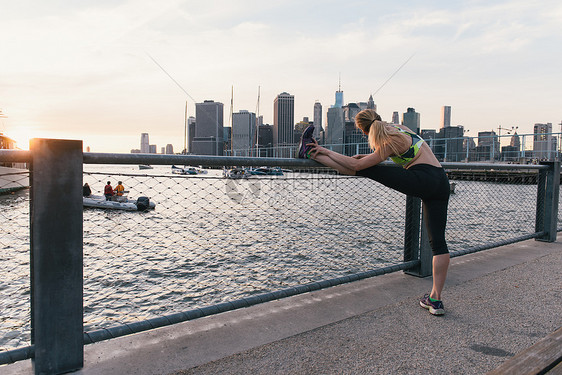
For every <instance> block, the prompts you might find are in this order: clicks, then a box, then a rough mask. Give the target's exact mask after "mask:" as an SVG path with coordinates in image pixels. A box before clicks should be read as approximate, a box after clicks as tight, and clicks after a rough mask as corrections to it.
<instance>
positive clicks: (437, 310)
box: [420, 294, 445, 315]
mask: <svg viewBox="0 0 562 375" xmlns="http://www.w3.org/2000/svg"><path fill="white" fill-rule="evenodd" d="M420 306H421V307H423V308H424V309H428V310H429V312H430V313H431V314H433V315H443V314H445V307H443V302H441V301H432V300H430V299H429V294H426V295H425V296H423V298H422V299H421V300H420Z"/></svg>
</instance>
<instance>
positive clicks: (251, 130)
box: [231, 110, 256, 156]
mask: <svg viewBox="0 0 562 375" xmlns="http://www.w3.org/2000/svg"><path fill="white" fill-rule="evenodd" d="M231 137H232V138H231V140H232V144H231V147H232V151H233V153H234V155H236V156H250V150H251V149H253V148H255V145H256V114H255V113H252V112H248V111H245V110H241V111H240V112H236V113H233V114H232V134H231Z"/></svg>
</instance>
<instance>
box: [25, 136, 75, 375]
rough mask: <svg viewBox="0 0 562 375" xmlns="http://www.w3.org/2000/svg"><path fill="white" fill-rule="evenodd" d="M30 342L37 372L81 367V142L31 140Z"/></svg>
mask: <svg viewBox="0 0 562 375" xmlns="http://www.w3.org/2000/svg"><path fill="white" fill-rule="evenodd" d="M30 146H31V147H30V149H31V151H32V155H33V161H32V167H31V174H30V183H31V203H30V211H31V215H30V232H31V234H30V237H31V262H30V263H31V342H32V344H33V345H34V346H35V357H34V359H33V366H34V369H35V373H36V374H60V373H65V372H69V371H73V370H77V369H80V368H82V367H83V365H84V343H83V331H84V330H83V323H82V321H83V289H82V283H83V270H82V259H83V255H82V229H83V223H82V219H83V217H82V141H70V140H58V139H32V140H31V142H30Z"/></svg>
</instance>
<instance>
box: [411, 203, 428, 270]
mask: <svg viewBox="0 0 562 375" xmlns="http://www.w3.org/2000/svg"><path fill="white" fill-rule="evenodd" d="M420 223H421V224H420ZM420 229H421V241H420ZM415 259H418V260H419V261H420V264H419V265H418V266H416V267H414V268H411V269H409V270H407V271H404V272H405V273H407V274H408V275H413V276H418V277H426V276H430V275H431V270H432V268H431V264H432V254H431V247H430V245H429V240H428V237H427V231H426V229H425V225H423V221H422V220H421V199H420V198H415V197H411V196H407V197H406V222H405V228H404V261H405V262H408V261H410V260H415Z"/></svg>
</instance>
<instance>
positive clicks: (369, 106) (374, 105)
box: [367, 95, 377, 111]
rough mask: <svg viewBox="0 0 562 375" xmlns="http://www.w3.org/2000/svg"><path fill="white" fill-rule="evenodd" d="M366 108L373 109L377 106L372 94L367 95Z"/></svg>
mask: <svg viewBox="0 0 562 375" xmlns="http://www.w3.org/2000/svg"><path fill="white" fill-rule="evenodd" d="M367 109H374V110H375V111H376V110H377V106H376V104H375V101H374V100H373V95H371V96H369V101H368V102H367Z"/></svg>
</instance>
